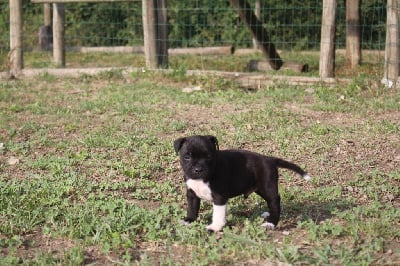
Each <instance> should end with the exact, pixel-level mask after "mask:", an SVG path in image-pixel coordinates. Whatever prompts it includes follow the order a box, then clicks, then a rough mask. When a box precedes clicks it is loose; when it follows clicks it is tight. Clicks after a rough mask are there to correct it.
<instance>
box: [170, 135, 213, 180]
mask: <svg viewBox="0 0 400 266" xmlns="http://www.w3.org/2000/svg"><path fill="white" fill-rule="evenodd" d="M174 148H175V151H176V153H179V154H180V163H181V166H182V169H183V172H184V173H185V178H190V179H203V180H205V181H207V180H209V179H210V177H211V175H212V174H213V173H214V168H215V163H216V156H217V151H218V149H219V147H218V141H217V138H216V137H214V136H191V137H185V138H179V139H177V140H175V141H174Z"/></svg>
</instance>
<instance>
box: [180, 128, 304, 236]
mask: <svg viewBox="0 0 400 266" xmlns="http://www.w3.org/2000/svg"><path fill="white" fill-rule="evenodd" d="M174 148H175V151H176V152H177V153H180V163H181V166H182V168H183V172H184V178H185V182H186V185H187V204H188V206H187V215H186V218H184V222H185V223H191V222H193V221H195V220H196V219H197V216H198V213H199V208H200V199H203V200H207V201H211V202H212V203H213V215H212V223H211V224H210V225H209V226H207V229H208V230H212V231H220V230H221V229H222V227H223V226H224V225H225V223H226V218H225V217H226V204H227V202H228V199H229V198H232V197H235V196H239V195H244V196H245V197H247V196H249V195H250V194H251V193H253V192H256V193H257V194H258V195H260V196H261V197H262V198H263V199H264V200H266V201H267V204H268V208H269V212H264V213H263V214H262V216H263V218H264V219H265V222H264V223H263V224H262V226H265V227H267V228H269V229H274V228H275V226H276V225H277V224H278V221H279V217H280V213H281V206H280V196H279V192H278V168H280V167H281V168H287V169H290V170H292V171H295V172H296V173H298V174H300V175H302V176H303V178H304V179H305V180H309V179H310V176H309V175H308V174H307V173H306V172H305V171H303V169H301V168H300V167H299V166H297V165H296V164H293V163H290V162H287V161H285V160H282V159H279V158H274V157H267V156H264V155H261V154H258V153H255V152H250V151H245V150H221V151H220V150H219V147H218V141H217V138H216V137H214V136H191V137H185V138H179V139H177V140H175V142H174Z"/></svg>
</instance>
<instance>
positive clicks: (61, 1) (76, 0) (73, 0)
mask: <svg viewBox="0 0 400 266" xmlns="http://www.w3.org/2000/svg"><path fill="white" fill-rule="evenodd" d="M138 1H140V0H31V2H32V3H34V4H44V3H58V4H64V3H110V2H138Z"/></svg>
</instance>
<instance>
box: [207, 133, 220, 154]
mask: <svg viewBox="0 0 400 266" xmlns="http://www.w3.org/2000/svg"><path fill="white" fill-rule="evenodd" d="M208 138H209V139H210V141H211V142H212V143H213V144H214V145H215V149H216V150H217V151H219V145H218V140H217V137H215V136H211V135H210V136H208Z"/></svg>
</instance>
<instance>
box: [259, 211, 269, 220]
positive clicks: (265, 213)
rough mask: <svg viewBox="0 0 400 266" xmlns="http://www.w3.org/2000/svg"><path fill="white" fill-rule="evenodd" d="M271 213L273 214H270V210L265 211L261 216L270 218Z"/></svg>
mask: <svg viewBox="0 0 400 266" xmlns="http://www.w3.org/2000/svg"><path fill="white" fill-rule="evenodd" d="M270 215H271V214H270V213H269V212H263V213H261V217H262V218H264V219H266V218H268V217H269V216H270Z"/></svg>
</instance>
